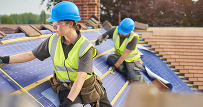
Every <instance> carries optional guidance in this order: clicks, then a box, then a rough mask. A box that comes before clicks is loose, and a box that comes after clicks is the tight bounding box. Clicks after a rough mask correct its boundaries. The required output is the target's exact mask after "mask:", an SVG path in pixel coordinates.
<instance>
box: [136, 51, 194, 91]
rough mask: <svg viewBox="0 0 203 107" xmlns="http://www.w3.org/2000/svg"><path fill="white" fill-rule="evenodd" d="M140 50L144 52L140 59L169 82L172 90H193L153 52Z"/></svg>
mask: <svg viewBox="0 0 203 107" xmlns="http://www.w3.org/2000/svg"><path fill="white" fill-rule="evenodd" d="M140 51H141V52H142V53H143V54H144V56H142V61H143V63H144V65H145V66H147V67H148V68H149V69H150V70H151V71H152V72H154V73H155V74H157V75H159V76H160V77H162V78H164V79H165V80H167V81H168V82H170V83H171V84H172V86H173V89H172V92H179V93H184V92H193V91H192V90H191V89H190V88H189V87H188V86H187V84H186V83H184V82H183V81H182V80H181V79H180V78H179V77H178V76H177V75H176V74H175V73H174V71H172V70H171V68H170V67H169V66H167V64H165V63H164V62H163V60H161V59H160V58H159V57H158V56H156V55H155V53H152V52H149V51H147V50H142V49H140Z"/></svg>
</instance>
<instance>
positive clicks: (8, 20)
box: [1, 16, 15, 24]
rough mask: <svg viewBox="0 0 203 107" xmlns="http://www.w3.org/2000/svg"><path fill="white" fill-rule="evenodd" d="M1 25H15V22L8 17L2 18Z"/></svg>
mask: <svg viewBox="0 0 203 107" xmlns="http://www.w3.org/2000/svg"><path fill="white" fill-rule="evenodd" d="M1 24H15V21H14V19H13V18H12V17H10V16H2V17H1Z"/></svg>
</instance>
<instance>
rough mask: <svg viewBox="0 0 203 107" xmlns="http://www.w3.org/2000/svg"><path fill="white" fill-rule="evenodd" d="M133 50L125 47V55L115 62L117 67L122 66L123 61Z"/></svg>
mask: <svg viewBox="0 0 203 107" xmlns="http://www.w3.org/2000/svg"><path fill="white" fill-rule="evenodd" d="M131 51H132V50H130V49H125V51H124V53H123V55H122V56H121V57H120V58H119V59H118V60H117V62H116V63H115V64H114V65H115V67H116V68H117V67H118V66H120V64H122V63H123V61H124V60H125V58H127V56H128V54H129V53H130V52H131Z"/></svg>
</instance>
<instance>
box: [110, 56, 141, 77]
mask: <svg viewBox="0 0 203 107" xmlns="http://www.w3.org/2000/svg"><path fill="white" fill-rule="evenodd" d="M119 58H120V56H119V55H117V54H111V55H109V56H108V58H107V64H108V65H109V66H112V65H114V64H115V63H116V62H117V60H118V59H119ZM138 66H140V67H142V65H141V64H136V63H134V62H125V61H123V63H122V64H121V65H120V66H119V67H117V68H116V71H118V72H119V73H121V74H123V75H125V76H126V77H127V79H129V80H133V81H134V80H135V81H140V79H141V74H140V69H139V68H138Z"/></svg>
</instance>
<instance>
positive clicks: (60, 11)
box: [46, 1, 81, 22]
mask: <svg viewBox="0 0 203 107" xmlns="http://www.w3.org/2000/svg"><path fill="white" fill-rule="evenodd" d="M60 20H74V21H79V20H81V17H80V11H79V9H78V7H77V6H76V5H75V4H74V3H72V2H69V1H63V2H60V3H58V4H56V5H55V6H54V7H53V9H52V12H51V17H50V18H49V19H47V20H46V21H47V22H54V21H60Z"/></svg>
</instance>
